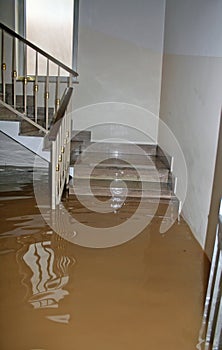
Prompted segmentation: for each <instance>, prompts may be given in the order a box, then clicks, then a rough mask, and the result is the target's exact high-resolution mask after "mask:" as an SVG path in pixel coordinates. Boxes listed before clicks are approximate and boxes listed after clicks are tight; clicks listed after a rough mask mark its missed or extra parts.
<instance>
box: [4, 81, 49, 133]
mask: <svg viewBox="0 0 222 350" xmlns="http://www.w3.org/2000/svg"><path fill="white" fill-rule="evenodd" d="M0 93H1V88H0ZM0 98H1V95H0ZM6 103H7V104H8V105H10V106H11V105H12V84H6ZM16 110H17V111H19V112H21V113H22V112H23V110H24V106H23V96H22V95H16ZM37 110H38V124H39V125H41V126H42V127H45V108H44V107H38V109H37ZM27 116H28V117H29V118H30V119H31V120H33V121H34V97H33V95H31V94H30V95H28V96H27ZM53 116H54V108H52V107H51V108H49V123H51V121H52V119H53ZM0 120H4V121H19V122H20V123H19V125H20V126H19V135H20V136H44V133H43V132H42V131H41V130H39V129H38V128H36V127H35V126H34V125H32V124H30V123H29V122H27V121H25V120H23V119H21V118H20V117H19V116H18V115H16V114H15V113H13V112H11V111H10V110H9V109H7V108H6V107H3V106H1V105H0Z"/></svg>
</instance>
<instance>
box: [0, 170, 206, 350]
mask: <svg viewBox="0 0 222 350" xmlns="http://www.w3.org/2000/svg"><path fill="white" fill-rule="evenodd" d="M0 170H1V172H0V189H1V201H0V206H1V223H0V332H1V337H0V349H1V350H37V349H38V350H61V349H63V350H75V349H76V350H77V349H78V350H88V349H91V350H135V349H138V350H147V349H150V350H178V349H180V350H194V349H195V348H196V344H197V339H198V332H199V328H200V325H201V317H202V310H203V300H204V294H205V286H206V276H207V272H208V261H207V259H206V257H205V255H204V253H203V251H202V250H201V248H200V246H199V245H198V243H197V242H196V241H195V239H194V238H193V236H192V233H191V232H190V230H189V227H188V226H187V224H186V223H185V222H184V221H181V222H180V223H177V222H176V223H175V224H174V225H173V226H172V227H171V228H170V229H169V230H168V232H166V233H165V234H164V235H161V234H160V233H159V226H160V221H161V218H159V217H156V218H154V219H153V220H152V222H151V223H150V224H149V225H148V227H147V228H145V229H144V230H143V232H142V233H140V234H139V235H138V236H137V237H135V238H134V239H132V240H130V241H129V242H127V243H125V244H122V245H120V246H116V247H111V248H103V249H95V248H94V249H92V248H84V247H81V246H78V245H74V244H73V243H71V242H68V241H66V240H64V239H63V238H61V237H60V236H58V235H57V234H56V233H54V232H53V231H52V229H51V228H50V227H49V226H48V225H47V224H46V222H45V221H44V220H43V218H42V216H41V214H40V212H39V209H38V208H37V206H36V201H35V197H34V193H33V188H32V172H31V171H30V170H29V169H26V170H25V171H22V169H19V168H2V169H0ZM132 204H133V203H131V204H129V205H128V206H127V208H128V209H127V210H126V208H125V209H124V212H122V214H121V217H122V218H123V216H124V219H125V220H126V219H127V216H130V215H131V214H132V212H131V207H132V208H133V205H132ZM69 205H70V206H71V207H72V208H73V209H72V212H73V215H75V214H76V215H77V216H79V218H80V217H82V219H84V222H85V223H88V224H89V225H91V226H93V225H94V226H95V225H96V220H97V217H96V216H95V215H93V214H92V212H89V211H87V210H85V209H84V208H83V207H81V206H78V205H77V202H76V200H74V199H73V200H70V203H69ZM75 208H77V209H76V210H75ZM110 215H111V216H110ZM118 215H119V214H118V213H117V214H114V213H113V214H103V220H102V223H103V224H104V226H106V221H107V220H111V221H116V220H118ZM110 218H111V219H110ZM98 220H100V222H99V226H100V227H101V219H98Z"/></svg>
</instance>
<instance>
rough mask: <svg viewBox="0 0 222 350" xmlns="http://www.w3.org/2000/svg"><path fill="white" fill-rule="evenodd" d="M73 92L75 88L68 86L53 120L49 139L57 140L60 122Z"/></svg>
mask: <svg viewBox="0 0 222 350" xmlns="http://www.w3.org/2000/svg"><path fill="white" fill-rule="evenodd" d="M72 92H73V88H72V87H68V88H66V90H65V92H64V95H63V97H62V99H61V103H60V106H59V109H58V111H57V113H56V116H55V119H54V121H53V125H52V127H51V128H50V130H49V133H48V139H49V141H55V139H56V136H57V133H58V130H59V127H60V122H61V120H62V118H63V117H64V114H65V111H66V109H67V106H68V104H69V101H70V99H71V96H72Z"/></svg>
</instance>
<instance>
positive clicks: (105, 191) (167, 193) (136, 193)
mask: <svg viewBox="0 0 222 350" xmlns="http://www.w3.org/2000/svg"><path fill="white" fill-rule="evenodd" d="M91 191H92V192H93V194H94V195H96V196H105V197H109V196H111V192H110V189H109V188H91ZM142 193H143V197H146V198H161V199H164V198H165V199H171V198H172V197H173V196H174V194H173V193H172V191H171V190H163V191H161V192H159V191H155V190H143V192H141V190H138V189H131V188H130V189H128V193H127V197H132V198H134V197H135V198H140V197H141V196H142ZM69 194H70V195H72V194H78V195H89V191H88V189H87V188H85V187H75V186H73V187H71V188H70V189H69ZM122 196H125V195H124V194H122V195H121V194H119V195H118V197H122Z"/></svg>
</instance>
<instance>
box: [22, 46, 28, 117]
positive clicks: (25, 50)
mask: <svg viewBox="0 0 222 350" xmlns="http://www.w3.org/2000/svg"><path fill="white" fill-rule="evenodd" d="M27 84H28V78H27V46H26V44H24V80H23V107H24V113H25V114H26V113H27Z"/></svg>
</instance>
